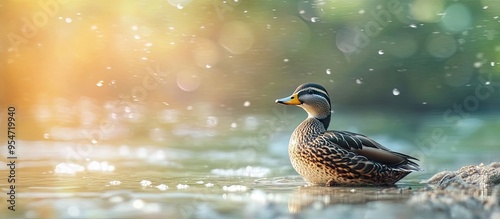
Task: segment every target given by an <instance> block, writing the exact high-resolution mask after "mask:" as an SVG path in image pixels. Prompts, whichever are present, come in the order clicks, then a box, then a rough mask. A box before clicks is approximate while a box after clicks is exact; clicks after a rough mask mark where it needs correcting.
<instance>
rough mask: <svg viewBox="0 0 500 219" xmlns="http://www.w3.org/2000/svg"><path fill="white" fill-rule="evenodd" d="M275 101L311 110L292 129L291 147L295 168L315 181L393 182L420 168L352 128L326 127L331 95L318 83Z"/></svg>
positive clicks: (338, 182)
mask: <svg viewBox="0 0 500 219" xmlns="http://www.w3.org/2000/svg"><path fill="white" fill-rule="evenodd" d="M276 103H281V104H286V105H297V106H300V107H302V108H303V109H304V110H306V112H307V113H308V114H309V117H308V118H307V119H306V120H304V121H303V122H302V123H301V124H300V125H299V126H298V127H297V128H296V129H295V131H294V132H293V134H292V136H291V138H290V143H289V147H288V153H289V156H290V161H291V163H292V166H293V167H294V169H295V170H296V171H297V172H298V173H299V174H300V175H301V176H302V177H304V179H305V180H307V181H308V182H310V183H313V184H325V185H327V186H333V185H392V184H394V183H396V182H397V181H399V180H400V179H401V178H403V177H405V176H406V175H408V174H409V173H410V172H412V171H418V170H420V168H419V167H418V165H417V164H416V163H415V162H413V161H412V160H416V159H415V158H413V157H411V156H408V155H405V154H401V153H397V152H394V151H391V150H389V149H388V148H386V147H384V146H382V145H380V144H379V143H377V142H375V141H374V140H372V139H370V138H368V137H366V136H364V135H361V134H356V133H353V132H347V131H327V128H328V125H329V122H330V116H331V113H330V110H331V109H330V98H329V96H328V92H327V91H326V89H324V88H323V87H322V86H320V85H318V84H303V85H300V86H299V87H298V88H297V89H296V90H295V92H294V94H292V95H291V96H289V97H286V98H282V99H278V100H276Z"/></svg>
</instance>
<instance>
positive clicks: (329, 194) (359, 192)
mask: <svg viewBox="0 0 500 219" xmlns="http://www.w3.org/2000/svg"><path fill="white" fill-rule="evenodd" d="M412 194H413V192H412V189H411V188H398V187H379V188H377V187H375V188H373V187H324V186H301V187H298V188H297V189H296V190H295V191H294V192H293V193H292V194H291V197H290V198H289V201H288V209H289V211H290V212H291V213H299V212H301V211H303V210H304V209H307V208H314V209H322V208H326V207H328V206H330V205H336V204H366V203H367V202H370V201H390V202H395V201H399V200H406V199H408V198H410V197H411V195H412Z"/></svg>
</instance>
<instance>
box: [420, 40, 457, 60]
mask: <svg viewBox="0 0 500 219" xmlns="http://www.w3.org/2000/svg"><path fill="white" fill-rule="evenodd" d="M426 49H427V52H429V54H430V55H431V56H433V57H435V58H448V57H450V56H452V55H453V54H455V53H456V52H457V42H456V41H455V39H454V38H453V37H452V36H450V35H447V34H432V35H430V36H429V38H428V39H427V41H426Z"/></svg>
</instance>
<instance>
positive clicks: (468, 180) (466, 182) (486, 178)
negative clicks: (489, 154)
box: [426, 162, 500, 190]
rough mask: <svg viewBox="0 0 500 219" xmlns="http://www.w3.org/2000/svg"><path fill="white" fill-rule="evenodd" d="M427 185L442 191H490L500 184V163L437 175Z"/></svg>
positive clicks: (471, 166)
mask: <svg viewBox="0 0 500 219" xmlns="http://www.w3.org/2000/svg"><path fill="white" fill-rule="evenodd" d="M426 183H427V184H429V185H433V186H436V187H437V188H440V189H460V190H463V189H479V190H481V189H488V188H492V187H494V186H495V185H498V184H500V162H494V163H491V164H490V165H487V166H486V165H484V164H480V165H479V166H473V165H470V166H465V167H462V168H460V169H459V170H458V171H453V172H452V171H443V172H440V173H437V174H435V175H434V176H433V177H431V178H430V179H429V180H427V181H426Z"/></svg>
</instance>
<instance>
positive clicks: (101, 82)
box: [95, 80, 104, 87]
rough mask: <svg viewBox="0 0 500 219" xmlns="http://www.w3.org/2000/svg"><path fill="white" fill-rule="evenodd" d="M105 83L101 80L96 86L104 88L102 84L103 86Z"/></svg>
mask: <svg viewBox="0 0 500 219" xmlns="http://www.w3.org/2000/svg"><path fill="white" fill-rule="evenodd" d="M103 83H104V81H103V80H100V81H98V82H97V84H95V85H97V86H98V87H102V84H103Z"/></svg>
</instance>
